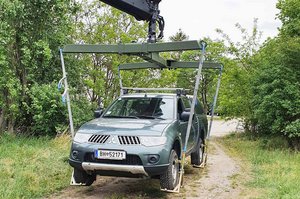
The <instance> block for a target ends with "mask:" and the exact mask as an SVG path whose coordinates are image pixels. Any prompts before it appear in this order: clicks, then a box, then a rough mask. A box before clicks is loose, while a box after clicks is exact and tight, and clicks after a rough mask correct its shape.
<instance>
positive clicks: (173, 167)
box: [160, 149, 180, 190]
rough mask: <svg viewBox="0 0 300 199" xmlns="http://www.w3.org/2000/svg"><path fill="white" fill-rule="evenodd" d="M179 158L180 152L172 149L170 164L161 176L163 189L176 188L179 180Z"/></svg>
mask: <svg viewBox="0 0 300 199" xmlns="http://www.w3.org/2000/svg"><path fill="white" fill-rule="evenodd" d="M179 169H180V164H179V159H178V154H177V152H176V151H175V150H173V149H172V151H171V153H170V157H169V166H168V169H167V171H166V172H165V173H164V174H162V175H161V176H160V187H161V188H162V189H167V190H174V189H175V187H176V186H177V185H178V182H179Z"/></svg>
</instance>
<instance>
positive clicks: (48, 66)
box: [0, 0, 74, 132]
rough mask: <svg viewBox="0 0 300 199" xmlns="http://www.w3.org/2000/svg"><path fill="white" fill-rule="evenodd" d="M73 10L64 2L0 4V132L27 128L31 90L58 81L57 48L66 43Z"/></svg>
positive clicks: (35, 0) (38, 1)
mask: <svg viewBox="0 0 300 199" xmlns="http://www.w3.org/2000/svg"><path fill="white" fill-rule="evenodd" d="M73 8H74V6H72V4H71V1H65V0H57V1H46V0H31V1H23V0H22V1H17V0H13V1H8V0H3V1H1V2H0V13H1V14H0V27H1V29H0V41H1V45H0V46H1V47H0V60H1V61H0V66H1V76H0V101H1V102H0V104H1V109H2V112H1V116H0V118H2V119H1V120H2V121H0V129H7V130H9V131H10V132H12V131H16V129H19V128H21V129H22V130H29V129H28V128H30V127H31V125H32V124H31V123H30V122H31V121H33V120H35V119H34V118H32V117H33V115H32V114H28V113H27V111H28V107H31V99H30V95H31V93H30V92H31V91H32V90H34V89H31V87H32V86H33V85H35V84H48V83H51V82H52V81H53V80H55V79H58V78H59V76H60V73H61V69H60V65H59V60H58V59H57V48H58V46H60V45H61V44H63V43H65V42H66V41H67V40H68V37H66V35H68V33H69V32H70V31H71V30H72V29H71V27H70V18H69V14H70V13H71V12H73ZM37 16H38V17H37ZM26 128H27V129H26Z"/></svg>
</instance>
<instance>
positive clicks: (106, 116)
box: [103, 115, 138, 119]
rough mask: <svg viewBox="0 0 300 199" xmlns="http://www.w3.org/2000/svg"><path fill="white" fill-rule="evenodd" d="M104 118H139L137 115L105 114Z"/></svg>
mask: <svg viewBox="0 0 300 199" xmlns="http://www.w3.org/2000/svg"><path fill="white" fill-rule="evenodd" d="M103 117H104V118H133V119H138V117H137V116H120V115H104V116H103Z"/></svg>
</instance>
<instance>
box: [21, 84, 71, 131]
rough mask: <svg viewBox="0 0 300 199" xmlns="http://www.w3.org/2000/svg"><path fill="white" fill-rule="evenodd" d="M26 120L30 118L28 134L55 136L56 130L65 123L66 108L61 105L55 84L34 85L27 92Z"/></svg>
mask: <svg viewBox="0 0 300 199" xmlns="http://www.w3.org/2000/svg"><path fill="white" fill-rule="evenodd" d="M29 98H30V106H27V107H26V111H27V117H26V118H27V119H29V118H32V121H27V122H30V123H32V125H31V129H30V132H31V133H32V134H34V135H39V136H40V135H52V136H53V135H56V128H57V127H58V126H59V125H60V124H62V123H67V121H66V118H67V117H66V108H65V107H64V106H63V104H62V103H61V96H60V93H59V92H58V91H57V88H56V85H55V84H50V85H49V84H44V85H38V84H34V85H33V86H32V87H31V88H30V90H29Z"/></svg>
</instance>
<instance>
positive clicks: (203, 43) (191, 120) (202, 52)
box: [178, 41, 207, 192]
mask: <svg viewBox="0 0 300 199" xmlns="http://www.w3.org/2000/svg"><path fill="white" fill-rule="evenodd" d="M200 44H201V57H200V62H199V67H198V71H197V76H196V83H195V89H194V95H193V101H192V105H191V111H190V117H189V121H188V127H187V131H186V137H185V144H184V147H183V151H182V158H181V169H180V176H179V183H178V192H179V190H180V186H181V182H182V180H183V174H184V164H185V156H186V152H187V144H188V139H189V137H190V132H191V127H192V122H193V116H194V113H195V105H196V100H197V95H198V90H199V85H200V78H201V72H202V68H203V63H204V59H205V51H206V46H207V43H206V42H205V41H201V42H200Z"/></svg>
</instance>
